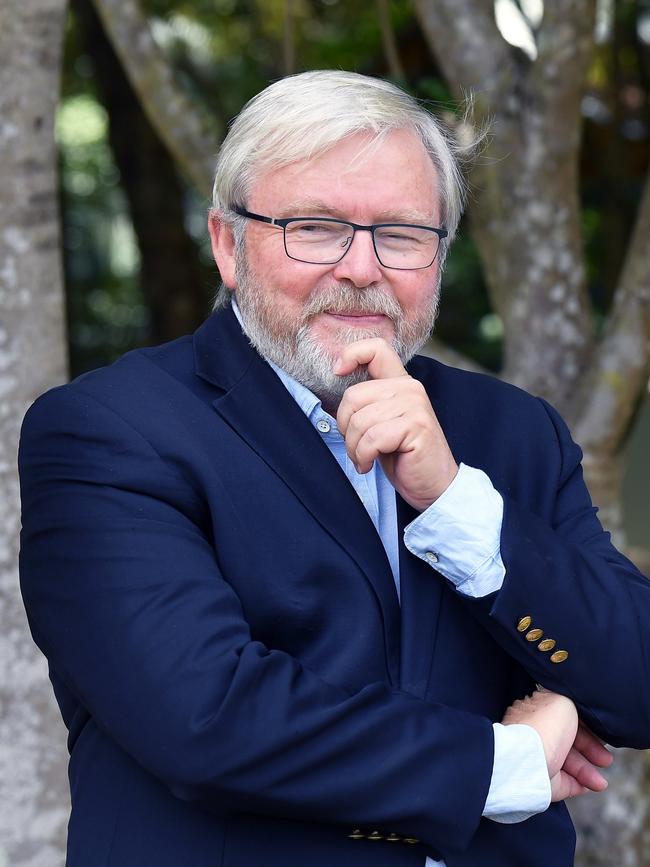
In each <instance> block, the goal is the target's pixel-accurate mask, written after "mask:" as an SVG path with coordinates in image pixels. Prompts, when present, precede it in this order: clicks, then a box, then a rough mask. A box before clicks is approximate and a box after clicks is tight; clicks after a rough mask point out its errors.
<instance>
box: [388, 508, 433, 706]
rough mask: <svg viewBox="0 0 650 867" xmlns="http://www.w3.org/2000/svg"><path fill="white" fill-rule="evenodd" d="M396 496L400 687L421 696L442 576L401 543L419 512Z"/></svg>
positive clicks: (423, 690)
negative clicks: (398, 542) (405, 529)
mask: <svg viewBox="0 0 650 867" xmlns="http://www.w3.org/2000/svg"><path fill="white" fill-rule="evenodd" d="M396 497H397V526H398V534H399V539H400V553H399V566H400V598H401V607H402V621H401V647H400V687H401V688H402V689H403V690H404V691H405V692H410V693H413V694H414V695H417V696H418V697H419V698H424V697H425V695H426V691H427V686H428V683H429V675H430V672H431V665H432V663H433V654H434V652H435V644H436V637H437V633H438V620H439V618H440V612H441V609H442V604H443V589H442V588H443V581H444V579H443V578H442V576H440V575H438V574H437V573H436V572H435V571H434V570H433V569H432V568H431V566H429V565H428V564H427V563H424V562H423V561H422V560H420V558H419V557H416V556H415V555H414V554H411V552H410V551H409V550H408V548H407V547H406V545H404V543H403V541H402V539H403V538H404V528H405V527H406V525H407V524H410V522H411V521H412V520H413V519H414V518H416V517H417V515H418V513H417V512H416V510H415V509H413V508H411V506H409V504H408V503H406V502H405V501H404V500H403V499H402V498H401V497H400V496H399V494H397V495H396Z"/></svg>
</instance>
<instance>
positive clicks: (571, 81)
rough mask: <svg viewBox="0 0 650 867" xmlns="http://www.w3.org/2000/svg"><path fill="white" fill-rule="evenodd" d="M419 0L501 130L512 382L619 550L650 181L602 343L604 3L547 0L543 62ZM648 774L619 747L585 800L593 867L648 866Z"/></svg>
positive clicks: (646, 261)
mask: <svg viewBox="0 0 650 867" xmlns="http://www.w3.org/2000/svg"><path fill="white" fill-rule="evenodd" d="M415 5H416V9H417V13H418V16H419V19H420V22H421V25H422V28H423V31H424V33H425V35H426V36H427V38H428V41H429V45H430V47H431V50H432V52H433V53H434V54H435V56H436V58H437V61H438V63H439V65H440V67H441V69H442V70H443V71H444V74H445V75H446V77H447V79H448V81H449V84H450V87H451V88H452V90H453V91H454V92H455V93H456V95H457V96H459V97H460V96H462V95H463V94H464V93H466V92H468V91H469V92H471V93H472V94H473V96H474V98H475V108H476V117H477V120H478V121H479V122H484V121H486V120H489V121H490V123H491V138H490V141H489V145H488V147H487V148H486V150H485V152H484V153H483V155H482V156H481V158H480V159H479V160H478V162H477V164H476V166H475V168H474V170H473V172H472V176H471V179H470V180H471V185H472V201H471V207H470V212H469V216H470V224H471V228H472V233H473V236H474V239H475V240H476V242H477V245H478V248H479V252H480V254H481V259H482V261H483V264H484V267H485V272H486V277H487V281H488V287H489V291H490V295H491V299H492V302H493V305H494V308H495V310H497V311H498V312H499V313H500V315H501V317H502V318H503V321H504V329H505V341H504V355H505V368H504V370H503V373H502V375H503V376H504V378H506V379H509V380H510V381H512V382H515V383H517V384H519V385H521V386H523V387H524V388H526V389H528V390H529V391H532V392H534V393H537V394H542V395H544V396H545V397H547V398H548V399H549V400H550V401H551V402H552V403H554V404H555V405H556V406H557V407H558V408H559V409H560V411H561V412H562V413H563V414H564V415H565V417H566V418H567V420H568V421H569V423H570V424H571V427H572V429H573V431H574V434H575V436H576V438H577V439H578V441H580V442H581V443H582V444H583V446H584V448H585V460H584V466H585V472H586V477H587V481H588V484H589V487H590V490H591V493H592V497H593V499H594V501H595V502H597V503H598V505H599V506H600V509H601V519H602V520H603V522H604V524H605V525H606V526H607V527H608V528H609V529H611V530H612V531H613V533H614V538H615V541H616V542H618V544H619V545H623V544H624V539H623V536H622V531H621V528H622V514H621V505H620V492H621V479H622V470H623V452H622V447H623V445H624V442H625V439H626V437H627V433H628V431H629V429H630V426H631V424H632V421H633V419H634V415H635V411H636V408H637V406H638V403H639V401H640V398H641V396H642V394H643V389H644V387H645V384H646V383H647V381H648V375H649V374H650V180H649V181H648V183H647V185H646V190H645V193H644V195H643V200H642V202H641V206H640V208H639V215H638V220H637V227H636V230H635V233H634V237H633V238H632V241H631V244H630V247H629V250H628V253H627V257H626V262H625V267H624V269H623V272H622V275H621V278H620V284H619V287H618V289H617V291H616V293H615V295H614V302H613V305H612V309H611V312H610V314H609V317H608V319H607V322H606V326H605V329H604V336H603V338H602V339H601V340H600V341H599V342H598V344H597V345H596V342H595V338H594V332H593V325H592V314H591V309H590V303H589V299H588V295H587V291H586V277H585V265H584V258H583V252H582V238H581V231H580V207H579V199H578V159H579V148H580V131H581V130H580V125H581V112H580V102H581V97H582V92H583V86H584V81H585V75H586V71H587V67H588V63H589V60H590V57H591V53H592V49H593V29H594V15H595V5H596V4H595V0H555V2H553V3H545V4H544V19H543V21H542V24H541V26H540V27H539V29H538V30H537V33H536V42H537V48H538V57H537V59H536V60H535V61H531V60H530V59H529V58H528V57H526V56H524V55H523V54H522V53H521V52H520V51H519V50H518V49H513V48H512V47H510V46H508V45H507V44H506V42H505V41H504V40H503V38H502V37H501V35H500V34H499V32H498V30H497V27H496V24H495V20H494V15H493V11H492V4H491V3H490V4H486V3H484V2H482V0H415ZM636 553H637V554H639V560H641V561H647V558H646V557H645V556H644V555H643V552H636ZM641 565H644V564H643V563H642V564H641ZM644 780H645V764H644V760H643V758H642V757H641V756H640V755H639V754H635V753H630V752H628V751H621V753H620V754H619V756H618V760H617V763H616V767H615V769H614V770H613V771H612V774H611V783H610V789H609V790H608V792H607V794H606V795H605V796H597V797H594V798H590V799H588V800H585V801H583V802H578V803H577V804H576V805H575V808H574V811H575V816H576V821H577V824H578V830H579V839H580V846H579V860H578V863H579V864H581V865H583V867H586V865H603V867H604V865H608V867H611V865H614V864H616V865H626V864H642V863H646V860H644V858H645V856H642V855H641V854H640V853H641V847H642V846H643V845H645V844H644V834H643V829H644V827H645V824H646V815H647V795H648V792H647V788H648V786H647V783H645V782H644Z"/></svg>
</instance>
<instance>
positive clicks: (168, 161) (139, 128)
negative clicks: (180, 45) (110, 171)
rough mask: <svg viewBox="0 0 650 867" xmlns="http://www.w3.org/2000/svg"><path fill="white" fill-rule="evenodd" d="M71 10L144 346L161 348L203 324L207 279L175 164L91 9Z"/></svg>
mask: <svg viewBox="0 0 650 867" xmlns="http://www.w3.org/2000/svg"><path fill="white" fill-rule="evenodd" d="M73 9H74V12H75V17H76V20H77V24H78V27H79V32H80V35H81V37H82V40H83V43H84V48H85V50H86V51H87V52H88V54H89V55H90V57H91V59H92V63H93V67H94V69H95V77H96V83H97V89H98V91H99V96H100V99H101V101H102V103H103V104H104V106H105V107H106V111H107V113H108V117H109V137H110V143H111V149H112V151H113V155H114V157H115V161H116V163H117V166H118V168H119V170H120V178H121V181H122V186H123V189H124V191H125V193H126V196H127V199H128V202H129V208H130V212H131V219H132V221H133V228H134V230H135V234H136V237H137V239H138V247H139V249H140V280H139V283H140V288H141V290H142V295H143V298H144V301H145V303H146V305H147V308H148V310H149V314H150V328H149V340H150V342H151V343H153V344H158V343H163V342H165V341H167V340H172V339H174V338H175V337H179V336H181V335H183V334H189V333H191V332H192V331H194V330H195V329H196V328H198V327H199V325H200V324H201V322H202V321H203V320H204V319H205V317H206V316H207V314H208V312H209V310H210V302H211V294H213V293H211V292H210V290H209V287H210V279H209V277H208V274H207V273H204V272H203V271H202V270H201V267H200V265H199V251H198V249H197V247H196V245H195V244H194V243H193V241H192V240H191V238H190V237H189V236H188V234H187V231H186V229H185V207H184V190H183V187H182V184H181V182H180V179H179V176H178V172H177V167H176V165H175V164H174V162H173V160H172V158H171V157H170V155H169V153H168V151H167V149H166V148H165V147H164V145H163V144H162V143H161V141H160V139H159V137H158V134H157V132H156V130H154V128H153V127H152V125H151V124H150V122H149V120H148V119H147V117H146V115H145V114H144V113H143V112H142V109H141V107H140V104H139V102H138V99H137V97H136V95H135V93H134V92H133V90H132V87H131V85H130V83H129V81H128V79H127V78H126V75H125V74H124V71H123V68H122V66H121V64H120V62H119V60H118V58H117V56H116V54H115V52H114V50H113V47H112V45H111V43H110V42H109V40H108V39H107V38H106V35H105V33H104V30H103V28H102V25H101V22H100V19H99V17H98V15H97V13H96V11H95V7H94V5H93V4H92V3H91V2H90V0H77V2H75V3H74V4H73ZM134 141H135V142H137V147H134V146H133V142H134ZM213 282H214V281H213Z"/></svg>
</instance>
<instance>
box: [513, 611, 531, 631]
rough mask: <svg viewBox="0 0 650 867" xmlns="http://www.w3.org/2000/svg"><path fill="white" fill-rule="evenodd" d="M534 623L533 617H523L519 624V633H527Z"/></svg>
mask: <svg viewBox="0 0 650 867" xmlns="http://www.w3.org/2000/svg"><path fill="white" fill-rule="evenodd" d="M532 622H533V618H532V617H529V616H528V615H526V616H525V617H522V618H521V620H520V621H519V622H518V623H517V632H525V631H526V630H527V629H528V627H529V626H530V624H531V623H532Z"/></svg>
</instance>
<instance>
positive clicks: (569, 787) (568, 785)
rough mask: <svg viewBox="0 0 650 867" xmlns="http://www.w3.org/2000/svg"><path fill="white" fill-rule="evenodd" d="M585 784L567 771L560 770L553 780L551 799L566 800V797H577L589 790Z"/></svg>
mask: <svg viewBox="0 0 650 867" xmlns="http://www.w3.org/2000/svg"><path fill="white" fill-rule="evenodd" d="M587 791H588V789H586V788H585V787H584V786H581V785H580V783H579V782H578V781H577V780H576V779H575V778H574V777H572V776H571V775H570V774H567V773H566V771H558V773H557V774H556V775H555V776H554V777H553V779H552V780H551V801H564V800H565V799H566V798H576V797H577V796H578V795H584V794H585V792H587Z"/></svg>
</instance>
